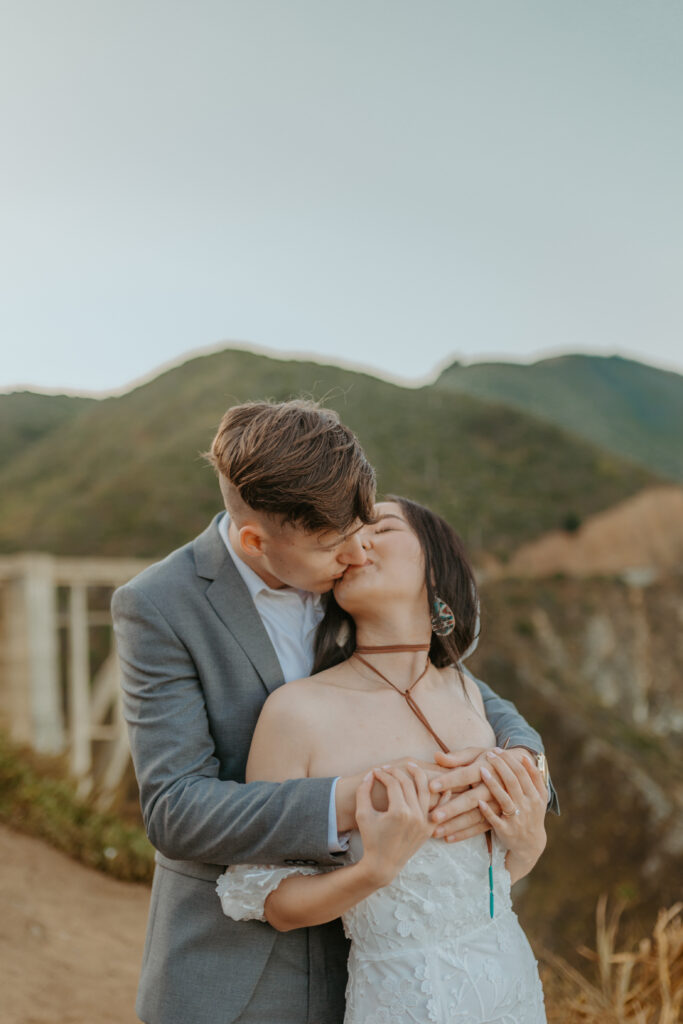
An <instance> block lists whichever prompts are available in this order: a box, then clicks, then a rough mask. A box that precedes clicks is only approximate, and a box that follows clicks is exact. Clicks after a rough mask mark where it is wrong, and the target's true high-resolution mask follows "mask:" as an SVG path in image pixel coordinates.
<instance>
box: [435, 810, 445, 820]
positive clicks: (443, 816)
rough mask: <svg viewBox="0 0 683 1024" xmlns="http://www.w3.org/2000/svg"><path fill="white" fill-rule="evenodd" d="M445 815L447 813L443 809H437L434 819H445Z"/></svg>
mask: <svg viewBox="0 0 683 1024" xmlns="http://www.w3.org/2000/svg"><path fill="white" fill-rule="evenodd" d="M445 817H446V815H445V814H444V813H443V811H436V812H435V813H434V821H443V819H444V818H445Z"/></svg>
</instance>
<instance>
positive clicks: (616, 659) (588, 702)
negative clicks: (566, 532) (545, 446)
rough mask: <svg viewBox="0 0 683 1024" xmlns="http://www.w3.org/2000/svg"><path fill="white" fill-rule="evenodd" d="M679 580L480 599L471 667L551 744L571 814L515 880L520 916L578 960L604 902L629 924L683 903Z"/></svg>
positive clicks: (546, 583) (544, 586)
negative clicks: (607, 898)
mask: <svg viewBox="0 0 683 1024" xmlns="http://www.w3.org/2000/svg"><path fill="white" fill-rule="evenodd" d="M681 582H682V578H681V577H680V576H676V575H672V576H670V577H663V578H662V579H661V580H659V581H657V582H656V583H652V584H651V585H649V586H646V587H642V586H633V585H628V584H627V583H625V582H621V581H618V580H613V579H593V580H590V579H582V580H577V579H548V580H542V581H540V580H512V579H508V580H501V581H496V582H490V583H486V584H485V585H484V586H483V588H482V635H481V640H480V644H479V648H478V650H477V651H476V653H475V655H474V656H473V657H472V658H471V659H470V660H469V661H468V667H469V668H470V669H471V671H472V672H474V673H475V675H477V676H478V677H480V678H481V679H484V680H486V682H487V683H488V684H489V685H490V686H492V687H493V688H494V690H496V691H497V692H498V693H499V694H500V695H501V696H504V697H507V698H508V699H510V700H512V701H514V703H515V704H516V705H517V707H518V708H519V710H520V711H521V712H522V713H523V714H524V715H525V716H526V717H527V718H528V720H529V721H530V722H531V723H532V724H533V725H534V726H535V727H536V728H537V729H538V730H539V731H540V733H541V735H542V736H543V739H544V741H545V745H546V750H547V753H548V757H549V764H550V769H551V773H552V776H553V780H554V782H555V785H556V788H557V790H558V793H559V797H560V805H561V809H562V814H561V815H560V817H559V818H557V817H554V816H551V817H550V818H549V819H548V847H547V850H546V852H545V854H544V856H543V857H542V858H541V860H540V862H539V863H538V865H537V866H536V868H535V869H534V871H533V873H532V875H531V876H530V877H529V880H528V882H526V880H525V881H524V882H522V883H520V885H519V887H518V889H519V892H520V917H521V919H522V921H523V923H524V924H525V926H527V927H528V929H529V934H530V935H531V936H532V937H533V938H534V939H535V940H536V941H537V942H539V943H540V944H541V945H545V946H547V947H548V948H550V949H553V950H555V951H556V952H560V953H562V954H563V955H565V956H568V957H571V955H572V954H571V950H572V949H573V947H574V946H576V945H579V944H580V943H585V942H586V936H587V935H590V934H591V932H592V929H593V926H594V919H593V908H594V906H595V902H596V900H597V898H598V896H599V895H600V893H601V892H606V893H609V894H610V895H611V897H612V899H613V900H623V901H625V903H626V904H627V906H628V908H629V912H628V915H627V920H628V921H629V922H630V924H631V926H632V927H634V928H636V930H637V929H638V928H640V929H646V928H649V927H650V925H651V923H652V921H653V920H654V916H655V914H656V910H657V908H658V907H660V906H665V905H666V904H667V902H672V901H674V900H677V899H679V898H680V879H681V864H682V863H683V767H682V766H683V762H682V761H681V742H682V738H683V693H682V692H681V687H680V679H681V676H682V675H683V647H681V644H680V606H681V602H680V594H681Z"/></svg>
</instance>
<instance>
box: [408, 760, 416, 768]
mask: <svg viewBox="0 0 683 1024" xmlns="http://www.w3.org/2000/svg"><path fill="white" fill-rule="evenodd" d="M408 765H409V767H410V768H417V765H416V764H415V762H414V761H408Z"/></svg>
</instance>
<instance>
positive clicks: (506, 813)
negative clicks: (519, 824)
mask: <svg viewBox="0 0 683 1024" xmlns="http://www.w3.org/2000/svg"><path fill="white" fill-rule="evenodd" d="M517 814H519V807H515V809H514V810H513V811H503V817H504V818H514V817H515V816H516V815H517Z"/></svg>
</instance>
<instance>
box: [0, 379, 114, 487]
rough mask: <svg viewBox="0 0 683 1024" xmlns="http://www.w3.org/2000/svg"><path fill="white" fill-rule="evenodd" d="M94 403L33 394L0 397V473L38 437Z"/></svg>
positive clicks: (79, 398) (18, 392) (85, 399)
mask: <svg viewBox="0 0 683 1024" xmlns="http://www.w3.org/2000/svg"><path fill="white" fill-rule="evenodd" d="M93 401H94V399H92V398H81V397H77V396H72V395H41V394H37V393H35V392H33V391H14V392H13V393H12V394H9V395H0V470H2V468H3V467H4V466H6V465H7V464H8V463H9V462H10V461H11V460H12V459H14V458H16V457H17V456H18V455H20V454H21V453H22V452H24V451H25V450H26V449H27V448H29V447H30V445H32V444H35V442H36V441H38V440H40V438H41V437H44V436H45V435H46V434H49V433H51V432H52V431H54V430H56V429H57V427H59V426H61V424H63V423H67V422H68V421H69V420H71V419H73V418H74V417H75V416H78V415H79V414H80V413H81V412H82V411H83V410H84V409H85V408H87V407H88V406H89V405H92V403H93Z"/></svg>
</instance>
